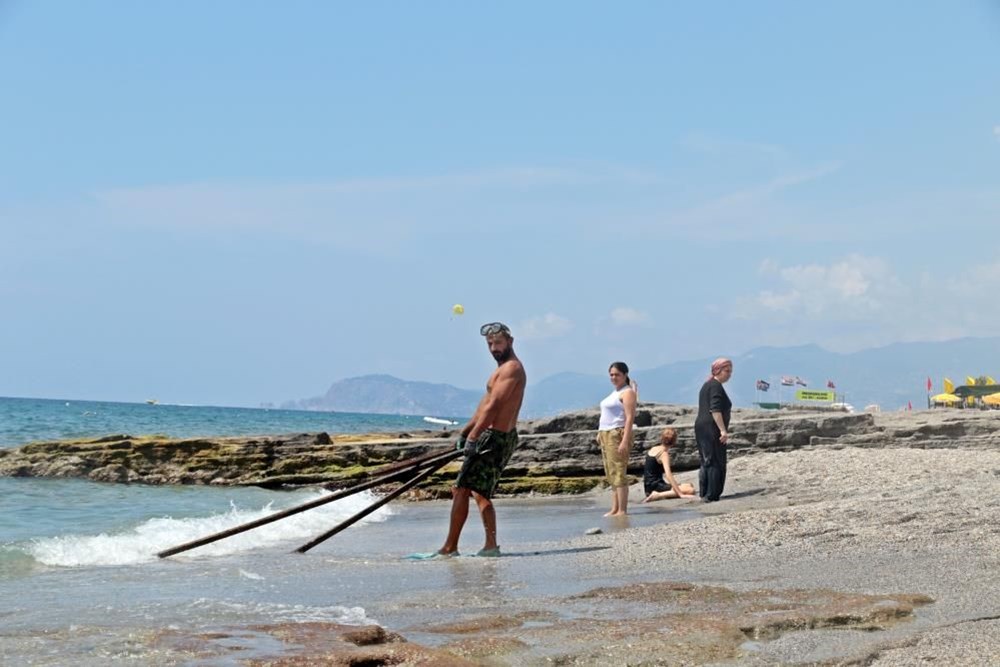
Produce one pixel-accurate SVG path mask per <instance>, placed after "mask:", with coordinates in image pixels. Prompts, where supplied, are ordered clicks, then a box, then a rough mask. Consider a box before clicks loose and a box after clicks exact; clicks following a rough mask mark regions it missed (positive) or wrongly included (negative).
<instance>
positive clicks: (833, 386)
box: [826, 380, 837, 389]
mask: <svg viewBox="0 0 1000 667" xmlns="http://www.w3.org/2000/svg"><path fill="white" fill-rule="evenodd" d="M826 386H827V387H828V388H830V389H836V388H837V385H835V384H834V383H833V380H827V381H826Z"/></svg>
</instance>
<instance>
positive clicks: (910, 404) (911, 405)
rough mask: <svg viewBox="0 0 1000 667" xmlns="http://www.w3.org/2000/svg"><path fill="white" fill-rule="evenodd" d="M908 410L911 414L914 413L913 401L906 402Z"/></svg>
mask: <svg viewBox="0 0 1000 667" xmlns="http://www.w3.org/2000/svg"><path fill="white" fill-rule="evenodd" d="M906 409H907V410H909V411H911V412H912V411H913V403H912V402H911V401H907V402H906Z"/></svg>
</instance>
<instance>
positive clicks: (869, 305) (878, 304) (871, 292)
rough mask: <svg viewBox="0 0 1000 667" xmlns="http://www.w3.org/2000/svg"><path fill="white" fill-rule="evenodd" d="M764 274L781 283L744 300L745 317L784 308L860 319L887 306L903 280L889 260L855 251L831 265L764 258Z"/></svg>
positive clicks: (785, 311) (739, 313)
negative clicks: (786, 263) (783, 263)
mask: <svg viewBox="0 0 1000 667" xmlns="http://www.w3.org/2000/svg"><path fill="white" fill-rule="evenodd" d="M761 273H762V274H765V275H773V276H776V277H777V279H778V281H779V282H780V283H781V285H780V286H779V289H777V290H769V289H765V290H761V291H760V292H759V293H758V294H757V295H756V296H755V297H753V298H752V299H750V301H749V302H745V303H744V304H743V306H742V307H741V308H738V309H737V313H738V315H740V316H742V317H753V316H754V315H757V314H762V313H767V312H781V313H788V314H793V313H798V314H800V315H807V316H810V317H822V316H826V315H831V314H836V315H837V316H838V317H842V318H843V317H848V318H856V317H859V316H863V315H865V314H867V313H872V312H875V311H877V310H878V309H880V308H882V307H884V306H885V305H886V301H887V300H888V299H891V298H893V297H894V296H895V295H896V294H897V293H898V292H899V289H900V283H899V279H898V278H897V277H896V276H895V275H894V274H893V272H892V271H891V269H890V268H889V265H888V263H887V262H886V261H885V260H883V259H881V258H878V257H865V256H863V255H850V256H848V257H846V258H844V259H842V260H840V261H837V262H833V263H831V264H828V265H824V264H799V265H795V266H787V267H782V266H780V265H779V264H778V263H777V262H774V261H773V260H764V261H763V262H762V264H761Z"/></svg>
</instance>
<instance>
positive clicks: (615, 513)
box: [604, 511, 628, 516]
mask: <svg viewBox="0 0 1000 667" xmlns="http://www.w3.org/2000/svg"><path fill="white" fill-rule="evenodd" d="M604 516H628V512H621V511H619V512H608V513H607V514H605V515H604Z"/></svg>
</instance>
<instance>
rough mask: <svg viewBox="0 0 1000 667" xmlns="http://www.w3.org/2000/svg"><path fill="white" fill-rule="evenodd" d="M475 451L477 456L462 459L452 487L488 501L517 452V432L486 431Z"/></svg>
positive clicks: (480, 437)
mask: <svg viewBox="0 0 1000 667" xmlns="http://www.w3.org/2000/svg"><path fill="white" fill-rule="evenodd" d="M476 449H478V452H476V453H470V454H467V455H466V457H465V462H464V463H463V464H462V471H461V472H459V473H458V479H457V480H456V481H455V486H456V487H458V488H462V489H472V490H473V491H475V492H476V493H478V494H479V495H481V496H483V497H484V498H492V497H493V492H494V491H496V488H497V484H498V483H499V482H500V475H501V474H502V473H503V469H504V468H505V467H506V466H507V462H508V461H510V457H511V455H512V454H513V453H514V450H515V449H517V430H516V429H515V430H512V431H507V432H506V433H504V432H503V431H494V430H493V429H487V430H485V431H483V433H482V434H481V435H480V436H479V438H478V439H477V447H476Z"/></svg>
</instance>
